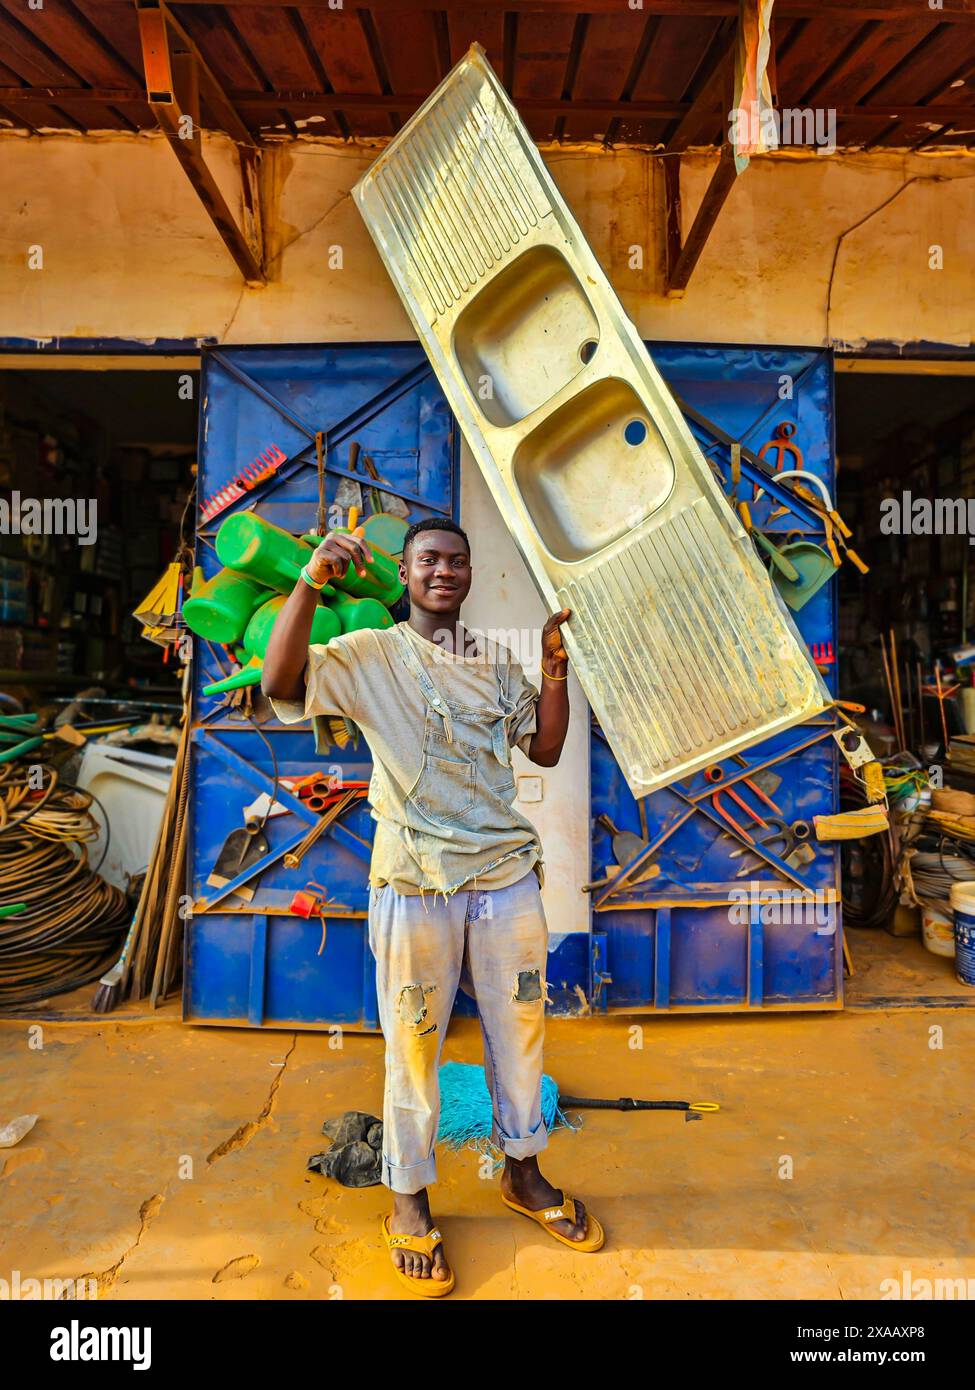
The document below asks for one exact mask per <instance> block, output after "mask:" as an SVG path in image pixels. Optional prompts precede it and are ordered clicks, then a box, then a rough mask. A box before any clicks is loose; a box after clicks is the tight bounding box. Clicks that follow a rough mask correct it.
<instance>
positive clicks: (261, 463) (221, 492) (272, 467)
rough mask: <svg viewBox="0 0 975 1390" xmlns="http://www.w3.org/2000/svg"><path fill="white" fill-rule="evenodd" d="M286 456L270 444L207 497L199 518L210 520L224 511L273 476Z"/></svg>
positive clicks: (203, 520)
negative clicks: (229, 480) (234, 476)
mask: <svg viewBox="0 0 975 1390" xmlns="http://www.w3.org/2000/svg"><path fill="white" fill-rule="evenodd" d="M287 457H288V456H287V454H285V453H283V452H282V450H280V449H279V448H278V446H277V445H276V444H272V445H271V447H270V449H265V451H264V453H263V454H258V456H257V458H256V459H255V460H254V462H253V463H250V464H248V465H247V467H246V468H242V469H241V471H240V472H239V473H238V474H237V476H236V478H234V479H233V480H232V481H231V482H229V483H227V485H226V486H225V487H222V488H220V489H218V491H217V492H215V493H214V494H213V496H212V497H208V498H207V500H206V501H205V502H204V503H203V506H202V507H201V508H200V520H201V521H202V522H207V521H212V520H213V518H214V517H215V516H219V515H220V513H221V512H222V511H226V509H227V508H228V507H229V506H230V504H231V502H236V501H237V499H238V498H239V497H245V496H246V495H247V493H248V492H252V491H253V489H254V488H256V487H258V486H259V484H261V483H264V482H266V481H267V480H268V478H273V477H274V475H275V473H276V472H277V471H278V469H279V468H280V467H281V465H282V463H284V462H285V460H286V459H287Z"/></svg>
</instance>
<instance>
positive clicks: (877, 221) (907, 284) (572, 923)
mask: <svg viewBox="0 0 975 1390" xmlns="http://www.w3.org/2000/svg"><path fill="white" fill-rule="evenodd" d="M377 148H378V146H370V145H369V144H365V143H364V144H359V145H356V146H354V147H350V148H346V147H338V146H335V145H330V144H328V143H325V142H322V143H313V142H308V143H305V142H301V143H299V144H298V145H293V146H287V147H285V146H280V147H277V148H275V149H274V150H273V151H272V152H271V154H270V155H269V156H268V157H267V158H266V161H265V170H264V177H265V179H266V181H267V185H268V187H269V189H271V190H273V191H274V192H275V193H276V196H277V200H278V202H277V216H276V217H275V218H274V219H273V223H272V235H271V253H272V257H273V259H272V280H271V283H270V284H269V285H268V286H267V287H266V288H263V289H258V290H251V289H247V288H245V287H244V286H243V285H242V282H241V279H240V276H239V274H238V272H237V270H236V267H235V266H234V265H233V263H232V261H231V260H230V257H229V256H228V254H227V252H226V251H225V250H224V248H223V245H222V243H221V242H220V241H219V239H218V237H217V235H216V232H215V231H214V229H213V227H212V226H211V224H210V223H209V221H208V220H207V218H206V216H205V214H204V212H203V210H202V208H201V207H200V205H199V203H198V202H197V201H196V199H195V196H194V195H193V193H192V191H191V190H190V187H189V185H188V183H187V182H186V180H185V178H184V176H183V174H182V173H181V171H180V169H179V168H178V166H177V164H176V161H175V159H174V158H173V156H172V153H171V152H170V150H169V149H168V147H167V145H166V143H165V142H164V141H163V140H161V139H159V138H156V137H146V136H137V137H131V138H129V137H125V138H108V137H106V138H104V139H102V138H91V139H86V140H82V139H75V138H72V137H46V138H44V139H41V140H38V139H36V138H24V137H18V136H12V135H6V136H0V337H23V338H28V339H31V338H51V337H100V338H101V337H123V338H137V339H144V340H149V341H151V340H154V339H157V338H193V337H214V338H216V339H218V340H220V341H223V342H228V343H255V342H320V341H327V340H333V341H334V340H357V341H362V340H389V339H402V338H409V337H411V336H412V331H411V329H410V326H409V323H408V321H407V318H406V316H405V314H404V313H403V311H402V309H401V308H400V305H399V301H398V299H397V297H396V295H395V293H394V291H393V290H392V287H391V286H390V284H389V281H388V279H387V277H386V275H385V272H384V271H383V269H382V266H381V265H380V262H379V259H378V257H377V255H376V253H375V251H374V249H373V246H372V242H371V241H370V239H369V237H368V234H367V233H366V231H365V229H364V227H363V225H362V223H361V221H360V218H359V215H358V213H357V211H356V209H355V207H354V206H353V204H352V201H351V199H350V197H349V190H350V188H351V187H352V185H353V183H354V182H355V181H356V179H357V178H358V177H359V174H360V173H361V172H362V171H363V170H364V169H365V168H366V167H367V166H368V164H369V163H370V162H371V160H372V159H373V157H374V156H375V153H376V149H377ZM208 157H209V158H210V160H211V163H212V164H213V165H214V167H215V169H216V170H217V171H218V176H219V178H220V180H221V183H222V185H223V187H224V189H225V191H226V193H227V194H228V196H232V193H233V187H234V185H233V166H232V156H231V153H230V150H229V147H228V146H227V144H226V142H224V141H222V140H211V141H209V142H208ZM546 157H547V159H548V163H549V167H550V168H551V170H552V173H553V175H554V177H555V178H556V180H557V182H558V183H559V185H560V187H561V189H562V191H563V193H564V194H565V196H566V199H567V201H568V203H569V205H570V207H571V208H572V209H573V211H574V212H575V214H576V216H577V217H578V219H579V221H580V223H581V225H582V227H583V230H584V232H585V233H586V235H587V237H588V238H589V239H590V241H591V243H592V244H593V247H594V249H595V251H596V253H597V255H598V256H599V257H600V259H601V261H602V263H603V265H604V266H605V268H606V270H607V272H608V274H609V276H610V279H611V280H612V282H613V284H614V285H615V287H616V289H617V290H618V292H619V294H620V296H621V298H622V300H623V303H624V305H625V307H626V309H627V312H628V313H629V314H630V316H631V317H632V318H633V319H634V320H635V322H636V323H637V325H638V327H639V329H640V331H641V333H642V334H643V335H644V336H645V337H648V338H660V339H691V340H704V341H719V342H720V341H724V342H755V343H761V342H767V343H797V344H807V345H815V344H822V343H824V342H851V343H857V342H862V341H864V340H870V339H877V338H886V339H893V340H895V341H898V342H910V341H913V340H933V341H939V342H948V343H955V344H968V343H969V342H971V341H972V338H973V336H975V335H973V326H975V325H973V319H975V307H973V306H975V294H973V290H975V283H973V280H975V275H973V265H972V257H971V254H970V250H967V249H966V247H965V245H964V240H963V239H964V238H965V237H966V236H969V237H970V228H971V226H972V225H973V223H975V183H973V174H975V165H973V163H972V161H971V160H970V159H968V158H965V157H963V156H962V157H951V158H937V159H934V158H922V157H900V156H894V155H885V156H877V157H869V158H868V157H866V156H862V155H861V156H854V157H849V158H847V157H844V156H832V157H829V158H817V157H809V158H780V159H777V160H775V161H774V162H773V161H769V160H756V161H753V164H752V167H751V168H750V169H749V170H748V172H747V174H746V175H745V176H744V177H743V178H742V179H741V180H740V181H739V183H738V184H737V186H736V187H735V189H734V190H733V191H732V194H731V197H730V198H729V201H728V203H727V204H726V206H725V208H724V209H723V211H722V214H721V217H720V219H719V222H718V225H717V228H716V230H715V232H714V234H713V236H712V238H711V240H710V241H709V243H708V246H707V248H706V250H705V252H704V255H703V257H702V259H701V262H700V264H699V266H698V268H697V271H696V272H695V275H694V277H693V279H692V281H691V284H690V287H689V289H688V291H687V294H686V295H685V296H684V297H683V298H681V299H667V298H666V297H664V295H663V273H662V250H661V247H662V217H661V208H662V166H661V164H660V161H659V160H654V159H651V158H649V157H647V156H646V155H644V154H642V153H641V152H638V151H630V152H627V151H623V152H618V153H606V152H603V151H599V150H594V149H589V148H567V149H553V150H551V151H548V152H547V154H546ZM712 167H713V161H712V160H711V159H710V158H708V157H706V156H693V157H689V158H686V159H685V161H684V176H683V198H684V217H685V223H684V225H685V229H686V228H687V227H689V225H690V221H691V219H692V217H693V213H694V211H695V209H696V207H697V204H698V202H699V200H700V198H701V196H702V194H703V191H704V189H705V187H706V185H707V179H708V177H709V174H710V171H711V168H712ZM32 246H33V247H36V246H40V247H41V248H42V251H43V269H38V270H30V269H28V266H27V258H28V250H29V248H30V247H32ZM932 246H939V247H941V268H940V269H933V268H932V266H931V262H932V258H934V260H935V261H936V260H937V255H936V253H934V252H932V251H931V249H930V248H931V247H932ZM336 248H338V249H339V251H340V258H341V265H340V266H337V265H332V266H330V265H329V259H330V257H331V258H332V259H333V261H334V260H336V259H338V257H337V254H336ZM828 305H829V306H831V307H829V308H828ZM462 518H463V521H464V524H465V525H466V526H467V527H468V528H469V529H470V530H471V532H472V534H473V537H474V558H475V565H476V587H475V593H474V597H473V598H472V600H471V603H470V605H469V607H468V609H467V610H465V613H466V616H467V618H468V621H469V622H470V624H471V626H473V627H485V628H490V627H500V628H509V627H523V626H525V625H532V624H536V625H540V624H541V622H542V620H543V616H544V614H543V609H542V604H541V602H540V601H539V599H538V597H537V595H536V594H535V591H534V588H533V586H532V584H531V581H530V579H529V576H528V574H527V571H526V570H525V567H524V565H523V563H522V562H521V560H520V558H519V556H518V554H517V552H516V550H515V548H514V546H513V544H512V542H511V540H510V538H509V536H508V533H507V530H506V528H505V526H504V524H503V522H502V520H501V517H500V516H499V514H498V511H497V508H496V506H495V504H494V502H493V500H492V499H491V497H490V495H489V493H488V491H487V489H486V488H485V486H484V484H483V482H482V480H481V478H480V475H479V473H478V471H477V469H476V467H475V466H474V465H473V463H472V461H471V459H470V456H469V455H468V454H466V451H465V457H464V464H463V486H462ZM570 697H571V699H572V701H573V707H574V714H573V719H572V725H571V729H570V734H569V741H568V745H567V748H566V753H565V755H564V757H563V760H562V763H561V765H560V766H559V767H558V768H556V769H552V770H548V771H544V770H543V771H542V773H541V775H542V785H543V790H542V800H541V802H539V803H533V804H531V805H526V806H525V810H526V812H527V813H528V814H529V815H531V816H532V818H533V819H534V820H535V821H536V823H537V825H538V827H539V830H540V831H541V833H542V837H543V840H544V842H545V846H546V859H547V865H548V879H547V885H546V907H547V910H548V915H549V922H550V927H551V929H552V931H553V933H561V932H565V931H570V930H583V929H585V927H586V926H587V903H586V899H585V897H584V896H583V895H582V894H581V893H580V892H579V887H580V885H581V884H582V883H583V882H584V881H585V879H586V878H587V877H588V853H587V846H588V835H589V813H588V756H587V730H588V718H587V712H586V708H585V704H584V700H583V698H582V695H581V691H580V690H579V687H578V685H577V684H576V683H575V681H574V680H573V682H572V685H571V687H570ZM519 757H520V755H519ZM529 770H530V771H533V772H534V771H539V770H538V769H530V768H529V765H527V764H526V763H525V762H524V760H523V759H522V760H520V765H519V768H518V771H519V772H520V773H522V774H524V773H525V772H528V771H529Z"/></svg>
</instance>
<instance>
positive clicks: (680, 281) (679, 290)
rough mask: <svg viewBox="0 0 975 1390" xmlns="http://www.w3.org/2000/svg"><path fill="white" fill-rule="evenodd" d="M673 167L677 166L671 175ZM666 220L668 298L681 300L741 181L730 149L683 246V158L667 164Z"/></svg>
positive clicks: (723, 150) (671, 159)
mask: <svg viewBox="0 0 975 1390" xmlns="http://www.w3.org/2000/svg"><path fill="white" fill-rule="evenodd" d="M670 166H674V169H673V171H671V168H670ZM664 167H665V181H664V188H665V195H666V196H665V216H666V223H667V236H666V249H667V284H666V291H667V294H668V295H669V296H670V297H671V298H674V299H677V298H680V296H681V295H683V293H684V291H685V290H686V289H687V285H688V281H689V280H690V278H691V275H692V274H693V273H694V267H695V266H696V265H697V263H698V261H699V260H700V259H701V252H702V251H703V250H704V247H705V246H706V244H707V240H708V237H709V236H710V235H711V232H712V231H713V229H714V224H715V223H716V222H717V220H718V213H719V212H720V211H721V209H722V208H723V207H724V205H725V201H726V199H727V197H728V194H729V193H730V192H731V190H732V188H733V187H734V184H735V179H736V178H737V177H738V174H737V170H736V169H735V153H734V150H733V149H732V148H731V146H730V145H723V146H722V148H721V154H720V156H719V158H718V167H717V168H716V169H715V171H714V173H713V174H712V175H711V180H710V182H709V183H708V186H707V188H706V190H705V193H704V197H703V198H702V199H701V206H700V207H699V208H698V210H697V216H696V217H695V218H694V221H693V223H692V224H691V230H690V231H689V232H688V234H687V238H686V240H685V241H684V242H683V244H681V234H680V155H675V156H670V157H668V158H667V159H666V160H665V165H664Z"/></svg>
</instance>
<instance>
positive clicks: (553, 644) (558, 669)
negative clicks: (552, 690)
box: [542, 608, 572, 680]
mask: <svg viewBox="0 0 975 1390" xmlns="http://www.w3.org/2000/svg"><path fill="white" fill-rule="evenodd" d="M571 616H572V610H571V609H569V608H563V609H562V611H561V612H560V613H553V614H552V616H551V617H550V618H549V619H548V620H547V621H546V623H545V626H544V627H543V628H542V674H543V675H545V676H551V677H552V678H553V679H554V680H561V678H562V677H563V676H565V675H566V674H567V673H568V670H569V656H568V653H567V652H566V650H565V647H563V645H562V632H561V630H560V629H561V624H562V623H564V622H566V620H567V619H569V618H571Z"/></svg>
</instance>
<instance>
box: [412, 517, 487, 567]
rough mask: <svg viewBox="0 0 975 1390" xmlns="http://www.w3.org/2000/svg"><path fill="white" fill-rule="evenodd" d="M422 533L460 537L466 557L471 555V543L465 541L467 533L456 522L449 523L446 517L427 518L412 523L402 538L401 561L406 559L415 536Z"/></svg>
mask: <svg viewBox="0 0 975 1390" xmlns="http://www.w3.org/2000/svg"><path fill="white" fill-rule="evenodd" d="M423 531H452V532H453V533H454V535H455V536H460V538H461V540H462V541H463V542H464V544H465V545H466V546H467V553H468V555H469V554H470V553H471V543H470V541H469V540H468V539H467V532H466V531H465V530H463V529H462V528H461V527H460V526H458V525H457V523H456V521H451V520H450V518H449V517H446V516H428V517H424V518H423V520H422V521H414V523H413V525H412V526H411V527H410V529H409V530H408V531H407V533H406V535H405V536H404V537H403V559H404V560H405V559H406V554H407V551H408V550H409V548H410V546H411V545H412V544H413V542H414V541H415V540H416V538H417V536H419V535H420V534H421V532H423Z"/></svg>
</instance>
